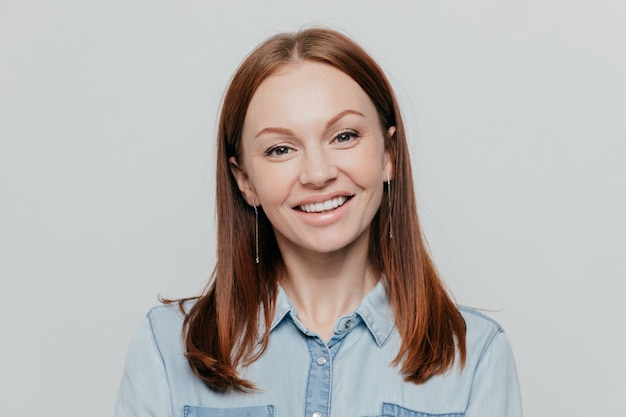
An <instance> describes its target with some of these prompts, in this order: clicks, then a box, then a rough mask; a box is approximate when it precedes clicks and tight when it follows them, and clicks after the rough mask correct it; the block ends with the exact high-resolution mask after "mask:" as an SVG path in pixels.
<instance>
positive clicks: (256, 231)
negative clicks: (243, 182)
mask: <svg viewBox="0 0 626 417" xmlns="http://www.w3.org/2000/svg"><path fill="white" fill-rule="evenodd" d="M252 205H253V206H254V254H255V258H254V261H255V262H256V263H257V264H258V263H259V211H258V210H257V208H256V201H254V200H252Z"/></svg>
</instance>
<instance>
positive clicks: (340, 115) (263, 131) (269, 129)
mask: <svg viewBox="0 0 626 417" xmlns="http://www.w3.org/2000/svg"><path fill="white" fill-rule="evenodd" d="M348 114H356V115H357V116H362V117H365V115H364V114H363V113H361V112H360V111H357V110H352V109H347V110H344V111H342V112H339V113H337V114H336V115H335V116H334V117H332V118H331V119H330V120H329V121H328V122H326V129H328V128H329V127H331V126H332V125H334V124H335V123H337V122H338V121H339V120H341V118H343V117H344V116H347V115H348ZM266 133H278V134H281V135H288V136H293V132H292V131H291V130H289V129H285V128H284V127H266V128H264V129H261V130H260V131H259V133H257V134H256V136H255V138H258V137H259V136H261V135H263V134H266Z"/></svg>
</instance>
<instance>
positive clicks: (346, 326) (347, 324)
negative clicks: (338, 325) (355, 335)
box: [343, 320, 352, 330]
mask: <svg viewBox="0 0 626 417" xmlns="http://www.w3.org/2000/svg"><path fill="white" fill-rule="evenodd" d="M351 325H352V322H351V321H350V320H346V322H345V324H344V325H343V327H344V328H345V329H346V330H347V329H349V328H350V326H351Z"/></svg>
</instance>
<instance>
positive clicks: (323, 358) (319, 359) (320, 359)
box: [317, 356, 328, 366]
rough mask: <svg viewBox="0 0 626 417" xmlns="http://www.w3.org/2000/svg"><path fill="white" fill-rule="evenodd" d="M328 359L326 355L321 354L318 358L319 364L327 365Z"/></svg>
mask: <svg viewBox="0 0 626 417" xmlns="http://www.w3.org/2000/svg"><path fill="white" fill-rule="evenodd" d="M327 361H328V360H327V359H326V358H325V357H324V356H320V357H319V358H317V364H318V365H319V366H322V365H326V362H327Z"/></svg>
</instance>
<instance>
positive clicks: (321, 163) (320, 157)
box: [300, 149, 339, 188]
mask: <svg viewBox="0 0 626 417" xmlns="http://www.w3.org/2000/svg"><path fill="white" fill-rule="evenodd" d="M338 172H339V170H338V168H337V165H336V164H335V162H334V161H333V159H332V158H331V156H330V155H328V154H327V153H326V152H324V151H323V150H322V149H309V150H307V151H305V155H304V158H303V160H302V167H301V171H300V182H301V183H302V184H303V185H308V186H312V187H317V188H319V187H324V186H325V185H326V184H328V183H330V182H332V181H333V180H334V179H335V178H337V174H338Z"/></svg>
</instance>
